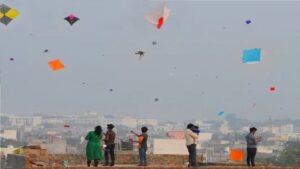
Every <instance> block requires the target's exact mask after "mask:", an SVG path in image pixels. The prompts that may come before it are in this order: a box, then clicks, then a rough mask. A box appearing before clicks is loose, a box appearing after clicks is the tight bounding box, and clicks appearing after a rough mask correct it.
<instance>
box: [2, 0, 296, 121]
mask: <svg viewBox="0 0 300 169" xmlns="http://www.w3.org/2000/svg"><path fill="white" fill-rule="evenodd" d="M1 3H4V4H6V5H8V6H10V7H13V8H15V9H17V10H18V11H19V12H20V16H18V17H17V18H16V19H14V20H13V21H12V22H11V23H10V24H9V25H8V26H5V25H3V24H0V37H1V39H2V40H1V42H0V71H1V74H0V80H1V97H0V99H1V101H0V103H1V110H0V112H3V113H7V114H14V113H16V114H24V115H26V114H35V113H45V114H46V113H47V114H63V113H66V114H72V113H82V112H88V111H93V112H102V113H104V114H111V115H115V116H116V115H137V116H138V117H144V118H156V119H159V120H163V121H185V120H191V119H213V120H222V119H224V118H225V116H226V115H228V114H232V113H234V114H236V115H237V116H238V117H240V118H245V119H249V120H256V121H261V120H264V119H265V120H267V119H268V118H269V117H272V118H274V119H282V118H290V119H300V111H299V105H300V90H299V86H300V78H299V77H298V74H297V72H300V66H299V63H300V57H299V50H298V44H299V43H300V23H299V22H297V21H296V20H295V19H294V18H295V17H296V16H300V10H299V9H300V2H296V1H294V2H258V1H255V2H251V1H247V2H229V1H228V2H226V1H224V2H216V1H213V2H205V1H166V5H167V6H168V8H169V9H170V11H171V13H170V17H169V19H168V20H167V22H166V23H165V24H164V25H163V26H162V27H161V28H160V30H158V29H157V28H156V27H155V25H152V24H151V23H149V22H148V21H147V20H146V19H145V14H147V13H148V12H149V11H151V10H153V9H156V8H157V7H159V6H161V5H162V4H163V2H162V1H139V0H127V1H117V0H110V1H98V0H89V1H83V0H73V1H70V2H69V1H61V0H52V1H39V0H25V1H19V0H2V1H1ZM70 14H74V15H75V16H76V17H78V18H79V19H80V20H79V21H78V22H76V23H75V24H74V25H73V26H70V24H69V23H68V22H66V21H65V20H64V18H65V17H67V16H69V15H70ZM249 20H250V21H251V23H250V22H249ZM154 41H155V42H156V43H155V45H154V44H153V42H154ZM254 48H260V49H261V51H262V60H261V62H260V63H257V64H251V65H250V64H249V65H248V64H243V63H242V54H243V50H244V49H254ZM46 50H47V52H45V51H46ZM140 50H141V51H144V52H145V54H144V57H143V58H142V59H141V60H139V59H138V56H136V55H135V52H137V51H140ZM11 58H13V59H11ZM54 59H60V60H61V61H62V62H63V63H64V65H65V69H62V70H60V71H58V72H53V71H51V69H50V68H49V66H48V61H50V60H54ZM272 86H275V87H276V90H275V91H273V92H270V91H269V89H270V87H272ZM219 112H224V116H218V113H219Z"/></svg>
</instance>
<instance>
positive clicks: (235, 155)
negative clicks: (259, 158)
mask: <svg viewBox="0 0 300 169" xmlns="http://www.w3.org/2000/svg"><path fill="white" fill-rule="evenodd" d="M244 156H245V155H244V151H243V150H239V149H231V150H230V153H229V159H230V160H232V161H243V160H244Z"/></svg>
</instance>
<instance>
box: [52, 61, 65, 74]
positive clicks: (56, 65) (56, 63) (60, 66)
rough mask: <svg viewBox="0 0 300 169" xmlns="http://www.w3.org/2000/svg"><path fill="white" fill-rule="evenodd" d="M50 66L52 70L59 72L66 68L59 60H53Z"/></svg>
mask: <svg viewBox="0 0 300 169" xmlns="http://www.w3.org/2000/svg"><path fill="white" fill-rule="evenodd" d="M48 65H49V66H50V68H51V69H52V70H53V71H58V70H60V69H63V68H64V67H65V66H64V64H63V63H62V62H61V61H60V60H59V59H56V60H52V61H50V62H48Z"/></svg>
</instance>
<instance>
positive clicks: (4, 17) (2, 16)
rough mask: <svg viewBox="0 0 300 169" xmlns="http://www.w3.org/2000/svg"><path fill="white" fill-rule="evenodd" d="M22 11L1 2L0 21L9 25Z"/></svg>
mask: <svg viewBox="0 0 300 169" xmlns="http://www.w3.org/2000/svg"><path fill="white" fill-rule="evenodd" d="M19 15H20V13H19V12H18V11H17V10H16V9H14V8H11V7H9V6H6V5H4V4H0V22H1V23H3V24H4V25H8V24H9V23H10V22H11V21H12V20H13V19H15V18H16V17H17V16H19Z"/></svg>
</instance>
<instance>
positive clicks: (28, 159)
mask: <svg viewBox="0 0 300 169" xmlns="http://www.w3.org/2000/svg"><path fill="white" fill-rule="evenodd" d="M17 158H18V159H23V161H24V162H19V163H21V164H24V167H25V168H30V167H35V166H44V167H46V166H49V167H63V166H64V165H63V161H67V166H85V165H86V157H85V155H80V154H70V155H67V154H55V155H51V154H49V155H45V156H41V155H36V154H27V155H9V156H8V161H9V164H8V165H10V166H12V165H14V162H13V159H17ZM147 160H148V165H156V166H157V165H164V166H184V165H185V164H186V163H187V162H188V156H187V155H154V154H147ZM197 160H198V162H202V161H203V157H202V156H198V157H197ZM138 162H139V159H138V154H137V153H117V154H116V162H115V163H116V165H131V166H135V165H137V164H138ZM65 164H66V163H65Z"/></svg>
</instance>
